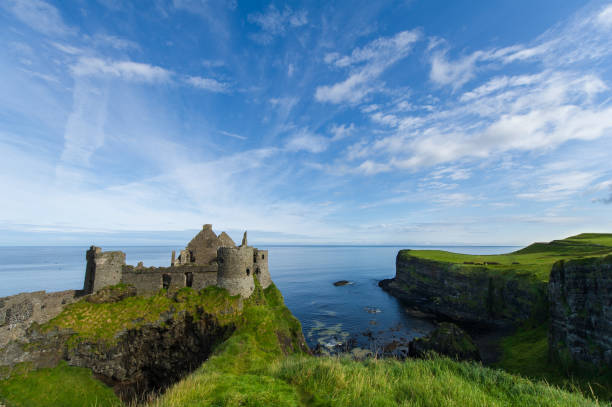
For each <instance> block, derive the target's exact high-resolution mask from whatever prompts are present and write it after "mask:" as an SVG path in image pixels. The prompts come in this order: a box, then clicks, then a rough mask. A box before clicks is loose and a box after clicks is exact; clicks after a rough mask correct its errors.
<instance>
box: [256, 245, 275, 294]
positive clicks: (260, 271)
mask: <svg viewBox="0 0 612 407" xmlns="http://www.w3.org/2000/svg"><path fill="white" fill-rule="evenodd" d="M253 263H254V264H253V267H254V269H255V276H256V277H257V279H258V280H259V284H261V286H262V287H263V288H268V286H270V284H272V277H270V270H268V251H267V250H259V249H255V253H254V260H253Z"/></svg>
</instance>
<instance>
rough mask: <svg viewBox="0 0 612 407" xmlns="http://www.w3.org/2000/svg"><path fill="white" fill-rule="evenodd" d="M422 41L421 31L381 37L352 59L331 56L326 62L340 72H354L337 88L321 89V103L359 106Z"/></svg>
mask: <svg viewBox="0 0 612 407" xmlns="http://www.w3.org/2000/svg"><path fill="white" fill-rule="evenodd" d="M420 37H421V33H420V31H419V30H412V31H402V32H400V33H398V34H396V35H394V36H393V37H381V38H378V39H376V40H374V41H372V42H370V43H369V44H367V45H365V46H364V47H362V48H356V49H354V50H353V51H352V53H351V54H349V55H340V54H338V53H331V54H327V55H326V57H325V62H326V63H328V64H330V65H333V66H335V67H337V68H350V73H349V76H348V78H346V79H345V80H344V81H342V82H338V83H336V84H334V85H324V86H319V87H317V89H316V91H315V99H316V100H318V101H319V102H330V103H343V102H348V103H352V104H354V103H358V102H361V101H362V100H363V99H364V98H365V97H366V96H367V95H368V94H369V93H371V92H373V91H374V90H375V89H376V84H375V82H376V80H377V79H378V77H379V76H380V75H381V74H382V73H383V72H384V71H385V70H386V69H387V68H388V67H390V66H391V65H393V64H394V63H396V62H397V61H399V60H401V59H403V58H405V57H406V56H407V55H408V54H409V53H410V52H411V51H412V48H413V46H414V44H415V43H416V42H417V41H418V40H419V38H420Z"/></svg>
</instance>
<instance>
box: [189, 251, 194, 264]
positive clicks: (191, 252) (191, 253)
mask: <svg viewBox="0 0 612 407" xmlns="http://www.w3.org/2000/svg"><path fill="white" fill-rule="evenodd" d="M189 259H190V260H191V262H192V263H195V256H194V255H193V251H192V250H189Z"/></svg>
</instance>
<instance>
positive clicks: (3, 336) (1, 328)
mask: <svg viewBox="0 0 612 407" xmlns="http://www.w3.org/2000/svg"><path fill="white" fill-rule="evenodd" d="M82 295H83V293H82V292H81V291H76V290H68V291H59V292H54V293H47V292H45V291H36V292H33V293H22V294H17V295H12V296H10V297H4V298H0V348H3V347H4V346H6V345H7V344H8V343H9V342H10V341H11V340H15V339H18V338H21V337H23V336H24V335H25V334H26V330H27V329H28V327H29V326H30V325H32V323H37V324H44V323H46V322H48V321H50V320H51V319H52V318H54V317H55V316H57V315H58V314H59V313H60V312H62V310H63V309H64V307H65V306H66V305H68V304H72V303H73V302H75V301H77V300H78V299H79V297H80V296H82Z"/></svg>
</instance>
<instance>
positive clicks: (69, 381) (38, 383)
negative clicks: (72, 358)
mask: <svg viewBox="0 0 612 407" xmlns="http://www.w3.org/2000/svg"><path fill="white" fill-rule="evenodd" d="M2 403H7V406H8V407H31V406H37V407H47V406H49V407H52V406H62V407H64V406H66V407H71V406H75V407H76V406H95V407H119V406H121V401H120V400H119V398H118V397H117V396H116V395H115V393H113V390H112V389H111V388H110V387H107V386H105V385H104V384H103V383H102V382H99V381H98V380H96V379H94V378H93V377H92V374H91V371H90V370H89V369H84V368H81V367H74V366H68V365H67V364H66V362H61V363H60V364H59V365H58V366H56V367H54V368H52V369H38V370H30V369H29V367H28V366H27V365H20V366H18V368H17V369H16V371H14V372H13V374H12V376H11V377H10V378H8V379H6V380H0V405H2Z"/></svg>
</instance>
